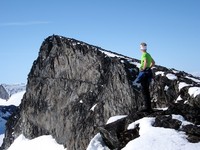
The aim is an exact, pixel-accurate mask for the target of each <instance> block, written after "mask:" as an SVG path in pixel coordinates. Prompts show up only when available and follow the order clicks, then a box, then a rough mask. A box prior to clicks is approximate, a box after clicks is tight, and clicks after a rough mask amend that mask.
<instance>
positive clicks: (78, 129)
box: [2, 35, 200, 150]
mask: <svg viewBox="0 0 200 150" xmlns="http://www.w3.org/2000/svg"><path fill="white" fill-rule="evenodd" d="M138 62H139V61H138V60H136V59H133V58H130V57H127V56H123V55H120V54H117V53H113V52H111V51H107V50H104V49H102V48H100V47H97V46H93V45H90V44H87V43H85V42H81V41H78V40H75V39H70V38H65V37H62V36H58V35H52V36H50V37H48V38H47V39H45V40H44V42H43V43H42V45H41V48H40V51H39V56H38V58H37V59H36V60H35V61H34V63H33V66H32V68H31V71H30V73H29V75H28V83H27V88H26V93H25V95H24V97H23V99H22V103H21V105H20V112H19V114H17V117H13V118H12V119H11V120H10V121H9V123H8V124H12V128H11V127H9V126H8V127H7V133H8V134H7V135H6V137H5V141H7V143H6V142H4V144H3V146H2V148H6V147H8V146H9V144H10V143H12V142H13V140H14V139H15V138H16V137H17V136H18V135H20V134H22V133H23V134H24V136H26V137H27V138H30V139H31V138H34V137H38V136H41V135H47V134H50V135H52V136H53V137H54V138H55V139H56V141H57V142H58V143H60V144H63V145H64V146H65V147H67V149H70V150H75V149H76V150H83V149H86V148H87V146H88V144H89V141H90V139H92V138H93V137H94V135H96V133H98V132H99V127H100V126H103V125H105V123H106V122H107V120H108V119H109V118H110V117H112V116H115V115H129V114H134V113H137V112H138V111H139V110H141V108H142V107H143V98H142V95H141V92H140V91H139V89H138V88H137V87H135V86H134V85H133V81H134V80H135V78H136V77H137V75H138V67H137V65H138ZM153 73H154V83H153V84H152V85H151V87H150V89H151V95H152V106H153V107H154V108H166V107H169V106H170V105H171V104H172V103H173V104H184V103H185V104H187V105H189V106H191V107H197V108H200V103H199V101H200V100H199V99H200V93H198V91H199V88H200V85H199V83H200V80H199V78H196V77H193V76H192V75H189V74H187V73H185V72H182V71H177V70H175V69H168V68H166V67H162V66H158V65H157V66H155V67H154V68H153ZM193 87H195V88H196V89H192V88H193ZM13 116H14V115H13Z"/></svg>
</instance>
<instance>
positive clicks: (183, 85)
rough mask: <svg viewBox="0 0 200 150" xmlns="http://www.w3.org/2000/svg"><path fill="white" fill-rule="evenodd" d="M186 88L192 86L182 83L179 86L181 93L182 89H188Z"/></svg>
mask: <svg viewBox="0 0 200 150" xmlns="http://www.w3.org/2000/svg"><path fill="white" fill-rule="evenodd" d="M186 86H190V84H187V83H185V82H180V83H179V85H178V89H179V91H180V90H181V89H182V88H184V87H186Z"/></svg>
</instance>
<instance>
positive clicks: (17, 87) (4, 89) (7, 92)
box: [0, 83, 26, 100]
mask: <svg viewBox="0 0 200 150" xmlns="http://www.w3.org/2000/svg"><path fill="white" fill-rule="evenodd" d="M25 90H26V84H24V83H21V84H1V85H0V98H1V99H5V100H7V99H9V98H10V97H11V96H12V95H13V94H15V93H19V92H21V91H25Z"/></svg>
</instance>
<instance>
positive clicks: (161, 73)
mask: <svg viewBox="0 0 200 150" xmlns="http://www.w3.org/2000/svg"><path fill="white" fill-rule="evenodd" d="M155 74H156V75H161V76H164V74H165V72H163V71H157V72H156V73H155Z"/></svg>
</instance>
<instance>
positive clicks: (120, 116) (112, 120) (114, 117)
mask: <svg viewBox="0 0 200 150" xmlns="http://www.w3.org/2000/svg"><path fill="white" fill-rule="evenodd" d="M125 117H127V115H119V116H113V117H110V118H109V119H108V121H107V123H106V124H109V123H112V122H115V121H117V120H119V119H122V118H125Z"/></svg>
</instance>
